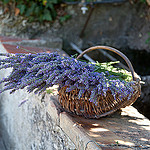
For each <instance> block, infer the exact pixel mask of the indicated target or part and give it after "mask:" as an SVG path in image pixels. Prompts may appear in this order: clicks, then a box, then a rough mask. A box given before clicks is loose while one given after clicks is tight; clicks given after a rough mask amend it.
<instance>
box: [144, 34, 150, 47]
mask: <svg viewBox="0 0 150 150" xmlns="http://www.w3.org/2000/svg"><path fill="white" fill-rule="evenodd" d="M145 43H146V44H150V32H148V38H147V39H146V41H145Z"/></svg>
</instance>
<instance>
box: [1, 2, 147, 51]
mask: <svg viewBox="0 0 150 150" xmlns="http://www.w3.org/2000/svg"><path fill="white" fill-rule="evenodd" d="M134 2H135V1H132V3H130V2H129V1H127V2H125V3H121V4H118V5H116V4H100V5H99V4H97V5H95V8H94V11H93V14H92V15H91V18H90V20H89V23H88V25H87V28H86V29H85V32H84V36H83V37H82V38H79V35H80V33H81V31H82V29H83V26H84V24H85V22H86V19H87V17H88V13H89V11H88V12H87V13H86V14H85V15H83V14H82V12H81V8H80V7H79V6H76V5H75V6H73V5H69V6H67V7H66V12H67V13H68V14H70V15H71V16H72V17H71V19H69V20H68V21H66V22H64V23H63V24H62V25H61V24H60V23H59V21H58V20H56V21H55V22H54V23H53V24H52V25H50V24H49V23H45V24H44V25H40V24H39V23H38V22H34V23H29V22H28V21H27V20H26V19H25V18H23V17H19V16H17V17H14V18H8V17H7V16H3V15H2V17H1V20H2V21H1V23H0V34H2V35H7V36H19V37H23V38H30V39H32V38H42V39H45V40H47V42H49V45H51V43H54V45H55V46H56V45H57V44H58V43H61V42H62V41H61V40H59V39H62V40H63V47H64V48H65V49H68V51H69V49H70V45H69V43H70V42H74V43H76V44H77V45H78V46H79V47H82V48H87V47H89V43H90V42H92V43H94V44H100V45H109V46H113V47H116V48H119V49H120V48H121V49H134V50H146V51H148V52H150V47H149V44H148V43H147V44H146V41H147V39H148V38H149V35H148V33H149V24H150V14H149V9H148V6H146V5H145V4H144V3H141V2H139V1H136V2H135V3H134ZM51 41H52V42H51ZM50 47H52V46H50Z"/></svg>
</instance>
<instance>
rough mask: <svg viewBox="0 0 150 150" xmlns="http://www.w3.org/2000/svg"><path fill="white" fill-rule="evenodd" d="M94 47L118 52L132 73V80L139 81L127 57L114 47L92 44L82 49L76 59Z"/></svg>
mask: <svg viewBox="0 0 150 150" xmlns="http://www.w3.org/2000/svg"><path fill="white" fill-rule="evenodd" d="M96 49H104V50H109V51H112V52H114V53H116V54H118V55H119V56H121V57H122V58H123V59H124V60H125V62H126V63H127V65H128V67H129V69H130V71H131V74H132V78H133V80H134V81H139V80H140V78H139V77H138V76H137V74H136V73H135V71H134V69H133V66H132V64H131V62H130V61H129V59H128V58H127V57H126V56H125V55H124V54H123V53H122V52H120V51H119V50H117V49H115V48H112V47H109V46H93V47H90V48H88V49H86V50H85V51H83V52H82V53H81V54H80V55H79V56H78V57H77V59H79V58H80V57H82V56H83V55H84V54H85V53H87V52H90V51H93V50H96Z"/></svg>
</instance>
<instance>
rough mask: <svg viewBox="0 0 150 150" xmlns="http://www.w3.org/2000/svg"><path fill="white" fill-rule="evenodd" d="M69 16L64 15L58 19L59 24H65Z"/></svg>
mask: <svg viewBox="0 0 150 150" xmlns="http://www.w3.org/2000/svg"><path fill="white" fill-rule="evenodd" d="M70 18H71V16H70V15H64V16H62V17H60V18H59V21H60V23H63V22H65V21H66V20H68V19H70Z"/></svg>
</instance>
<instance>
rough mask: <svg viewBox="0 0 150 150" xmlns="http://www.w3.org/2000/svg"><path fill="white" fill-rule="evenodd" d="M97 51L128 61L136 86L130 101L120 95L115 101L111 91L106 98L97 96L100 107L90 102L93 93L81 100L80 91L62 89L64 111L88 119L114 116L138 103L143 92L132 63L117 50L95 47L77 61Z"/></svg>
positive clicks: (86, 93)
mask: <svg viewBox="0 0 150 150" xmlns="http://www.w3.org/2000/svg"><path fill="white" fill-rule="evenodd" d="M96 49H105V50H109V51H112V52H114V53H116V54H118V55H120V56H121V57H122V58H123V59H124V60H125V61H126V63H127V65H128V67H129V69H130V71H131V74H132V78H133V81H134V84H133V85H132V87H133V89H134V92H133V94H132V96H131V98H130V99H128V96H127V97H123V99H121V100H120V99H119V96H118V95H116V99H114V97H113V95H112V94H111V91H109V90H108V91H107V92H106V96H105V97H104V96H103V95H98V96H97V101H98V105H95V104H94V103H93V102H90V101H89V98H90V94H91V91H85V93H84V94H83V95H82V98H80V99H79V98H78V93H79V90H78V89H75V90H73V91H71V92H66V88H68V87H66V86H65V87H62V88H61V89H60V90H59V102H60V104H61V105H62V107H63V108H64V110H65V111H67V112H69V113H73V114H76V115H80V116H84V117H86V118H100V117H104V116H107V115H110V114H112V113H113V112H115V111H117V110H118V109H120V108H124V107H126V106H129V105H131V104H133V103H134V102H135V101H136V99H137V98H138V97H139V95H140V91H141V90H140V89H141V86H140V78H139V76H137V75H136V73H135V72H134V69H133V67H132V64H131V62H130V61H129V59H128V58H127V57H126V56H125V55H124V54H123V53H121V52H120V51H118V50H117V49H114V48H112V47H108V46H95V47H91V48H89V49H87V50H85V51H84V52H83V53H81V54H80V55H79V56H78V57H77V59H78V58H80V57H81V56H83V55H84V54H85V53H87V52H90V51H92V50H96Z"/></svg>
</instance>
